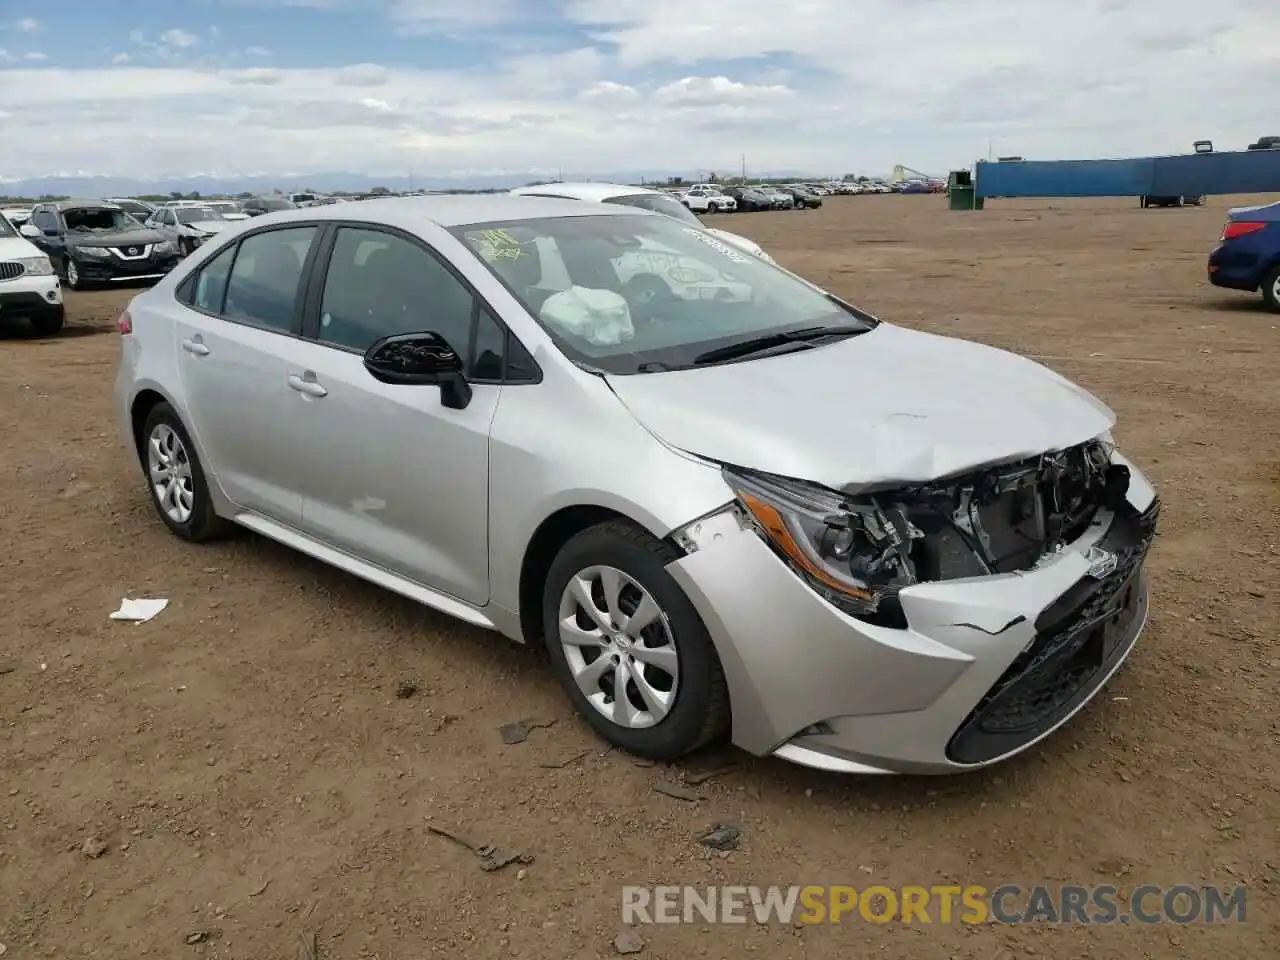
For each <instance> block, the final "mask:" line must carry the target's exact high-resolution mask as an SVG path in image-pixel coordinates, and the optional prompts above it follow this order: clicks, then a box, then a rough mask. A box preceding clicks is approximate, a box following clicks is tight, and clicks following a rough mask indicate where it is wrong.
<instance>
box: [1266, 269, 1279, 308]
mask: <svg viewBox="0 0 1280 960" xmlns="http://www.w3.org/2000/svg"><path fill="white" fill-rule="evenodd" d="M1262 302H1263V303H1264V304H1266V307H1267V309H1268V310H1270V311H1271V312H1272V313H1280V265H1277V266H1274V267H1272V268H1271V272H1270V273H1268V274H1267V276H1266V279H1264V280H1263V281H1262Z"/></svg>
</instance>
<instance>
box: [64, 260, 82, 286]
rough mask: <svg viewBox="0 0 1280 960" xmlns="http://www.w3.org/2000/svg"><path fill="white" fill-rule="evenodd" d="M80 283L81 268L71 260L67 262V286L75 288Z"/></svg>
mask: <svg viewBox="0 0 1280 960" xmlns="http://www.w3.org/2000/svg"><path fill="white" fill-rule="evenodd" d="M79 283H80V268H79V267H77V266H76V262H75V261H74V260H72V259H70V258H68V260H67V286H69V287H72V288H75V287H76V286H77V285H79Z"/></svg>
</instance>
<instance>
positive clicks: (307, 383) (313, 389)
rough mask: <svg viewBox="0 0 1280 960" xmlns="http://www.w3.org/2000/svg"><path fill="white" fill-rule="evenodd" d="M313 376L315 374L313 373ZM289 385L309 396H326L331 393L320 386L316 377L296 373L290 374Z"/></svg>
mask: <svg viewBox="0 0 1280 960" xmlns="http://www.w3.org/2000/svg"><path fill="white" fill-rule="evenodd" d="M311 376H312V377H314V376H315V375H314V374H312V375H311ZM289 386H291V387H292V388H293V389H294V390H297V391H298V392H299V393H305V394H306V395H307V396H308V397H325V396H328V395H329V391H328V390H326V389H325V388H324V387H322V386H320V384H319V383H317V382H316V381H315V380H314V379H310V378H307V377H300V376H298V375H297V374H296V373H291V374H289Z"/></svg>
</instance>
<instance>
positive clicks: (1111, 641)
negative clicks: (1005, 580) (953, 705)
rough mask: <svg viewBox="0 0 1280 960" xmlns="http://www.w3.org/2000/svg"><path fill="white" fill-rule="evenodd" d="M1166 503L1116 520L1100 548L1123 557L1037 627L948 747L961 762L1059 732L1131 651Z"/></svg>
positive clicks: (1087, 581) (1143, 615) (976, 760)
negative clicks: (1148, 558) (1145, 569)
mask: <svg viewBox="0 0 1280 960" xmlns="http://www.w3.org/2000/svg"><path fill="white" fill-rule="evenodd" d="M1158 512H1159V502H1158V501H1157V502H1156V503H1154V504H1153V505H1152V506H1151V508H1150V509H1149V510H1148V511H1147V512H1146V513H1145V514H1143V515H1141V516H1138V515H1136V514H1134V513H1132V512H1130V513H1129V514H1128V515H1127V516H1117V517H1116V519H1115V521H1114V522H1113V523H1112V528H1111V530H1110V531H1109V532H1108V534H1107V536H1106V537H1104V538H1103V540H1102V541H1101V543H1100V544H1099V546H1100V547H1101V548H1102V549H1104V550H1109V551H1111V552H1112V553H1114V554H1115V555H1116V557H1117V564H1116V569H1115V570H1114V571H1113V572H1112V573H1111V574H1109V575H1108V576H1106V577H1104V578H1102V579H1100V580H1091V579H1089V578H1086V579H1085V580H1082V581H1081V582H1080V583H1079V584H1077V585H1076V587H1075V588H1073V589H1072V590H1069V591H1068V592H1067V593H1066V594H1064V595H1063V596H1062V597H1061V598H1060V599H1059V600H1058V601H1057V602H1056V603H1054V604H1052V605H1050V606H1049V607H1048V608H1047V609H1046V610H1045V611H1044V612H1043V613H1042V614H1041V615H1040V616H1039V617H1038V618H1037V620H1036V631H1037V632H1036V637H1035V639H1034V640H1033V641H1032V643H1031V645H1030V646H1029V647H1028V648H1027V649H1026V650H1025V651H1024V652H1023V653H1021V654H1020V655H1019V656H1018V658H1017V659H1016V660H1015V661H1014V662H1013V664H1012V665H1011V666H1010V667H1009V669H1008V670H1006V671H1005V672H1004V674H1003V675H1002V676H1001V677H1000V679H999V680H997V681H996V683H995V684H994V685H993V686H992V687H991V689H990V690H989V691H988V692H987V694H986V696H984V697H983V698H982V700H981V701H980V702H979V704H978V705H977V707H975V708H974V709H973V711H972V712H971V713H970V714H969V716H968V717H966V718H965V721H964V723H962V724H961V725H960V728H959V729H958V730H957V731H956V733H955V735H954V736H953V737H952V738H951V741H950V743H948V744H947V756H948V758H949V759H951V760H952V761H953V762H955V763H984V762H986V761H988V760H993V759H995V758H996V757H999V756H1003V755H1005V754H1007V753H1010V752H1012V751H1014V750H1017V749H1019V748H1020V747H1023V746H1025V745H1026V744H1028V743H1030V742H1031V741H1033V740H1035V739H1037V738H1038V737H1040V736H1042V735H1043V734H1044V733H1046V732H1047V731H1049V730H1051V729H1053V728H1054V727H1055V726H1056V725H1057V724H1058V723H1060V722H1061V721H1062V720H1063V719H1064V718H1065V717H1067V716H1069V715H1070V714H1071V712H1072V711H1074V710H1075V709H1076V708H1077V707H1079V706H1080V704H1081V703H1083V702H1084V701H1085V700H1087V699H1088V698H1089V696H1091V695H1092V694H1093V692H1094V691H1095V690H1096V689H1097V686H1098V684H1099V683H1101V682H1102V680H1103V678H1105V677H1106V676H1108V675H1109V674H1110V672H1111V670H1112V669H1113V668H1114V666H1115V664H1116V663H1118V662H1119V661H1120V660H1121V659H1122V658H1123V657H1124V655H1125V653H1126V652H1127V651H1128V649H1129V648H1130V647H1131V646H1132V644H1133V641H1134V639H1135V636H1136V634H1137V631H1138V630H1139V629H1140V628H1141V626H1142V623H1143V621H1144V620H1145V619H1146V613H1147V603H1148V600H1147V591H1146V585H1145V582H1144V580H1143V564H1144V562H1145V560H1146V556H1147V552H1148V550H1149V548H1150V545H1151V538H1152V536H1153V535H1154V532H1155V521H1156V517H1157V515H1158Z"/></svg>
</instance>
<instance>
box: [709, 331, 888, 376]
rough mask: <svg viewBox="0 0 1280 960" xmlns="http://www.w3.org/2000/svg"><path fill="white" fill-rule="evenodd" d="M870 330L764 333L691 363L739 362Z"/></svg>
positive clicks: (717, 350)
mask: <svg viewBox="0 0 1280 960" xmlns="http://www.w3.org/2000/svg"><path fill="white" fill-rule="evenodd" d="M870 329H871V328H870V327H868V326H863V325H858V326H854V325H852V324H848V325H838V326H822V327H802V328H801V329H799V330H784V331H779V332H778V333H766V334H763V335H762V336H759V337H752V338H751V339H750V340H743V341H742V342H741V343H731V344H729V346H727V347H716V348H715V349H714V350H707V351H706V352H705V353H700V354H698V355H697V356H696V357H694V358H693V362H694V363H696V364H698V365H700V366H701V365H703V364H708V363H720V362H722V361H725V360H741V359H742V358H744V357H749V356H752V355H753V354H757V353H764V352H765V351H766V350H772V349H774V348H775V347H783V346H786V345H788V344H792V343H796V344H800V343H803V344H808V345H809V346H817V344H816V343H815V342H814V341H817V340H824V339H826V338H827V337H841V338H843V337H855V336H857V335H858V334H860V333H866V332H867V331H868V330H870Z"/></svg>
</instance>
